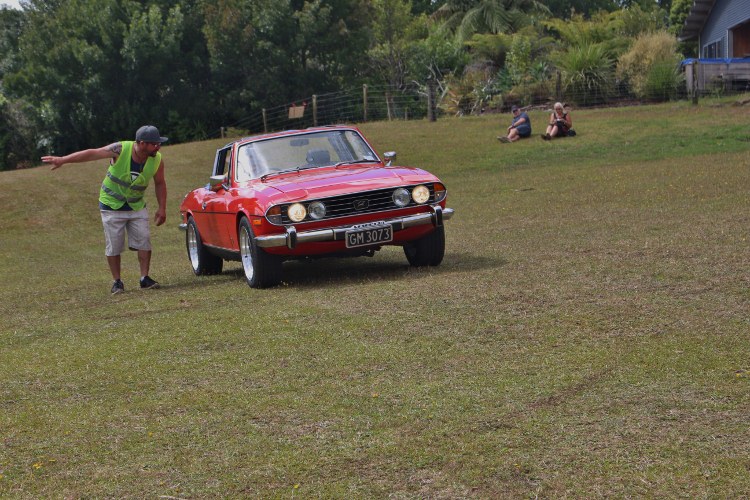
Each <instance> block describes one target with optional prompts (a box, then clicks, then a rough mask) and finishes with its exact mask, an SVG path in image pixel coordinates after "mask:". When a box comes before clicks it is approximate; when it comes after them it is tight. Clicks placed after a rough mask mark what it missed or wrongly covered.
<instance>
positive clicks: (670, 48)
mask: <svg viewBox="0 0 750 500" xmlns="http://www.w3.org/2000/svg"><path fill="white" fill-rule="evenodd" d="M680 59H681V56H680V55H679V54H678V53H677V39H676V38H675V37H674V36H673V35H670V34H669V33H667V32H666V31H659V32H656V33H649V34H645V35H641V36H639V37H638V38H637V39H636V41H635V43H633V46H632V47H631V49H630V50H629V51H628V52H626V53H625V54H623V55H622V56H621V57H620V59H619V61H618V63H617V76H618V77H619V78H621V79H623V80H626V81H627V82H628V83H629V84H630V86H631V88H632V89H633V93H635V95H636V96H638V97H641V98H647V99H660V100H668V99H671V98H672V97H674V96H675V94H676V91H677V86H678V84H679V82H680V80H681V77H680V74H679V73H678V70H677V67H678V64H679V61H680Z"/></svg>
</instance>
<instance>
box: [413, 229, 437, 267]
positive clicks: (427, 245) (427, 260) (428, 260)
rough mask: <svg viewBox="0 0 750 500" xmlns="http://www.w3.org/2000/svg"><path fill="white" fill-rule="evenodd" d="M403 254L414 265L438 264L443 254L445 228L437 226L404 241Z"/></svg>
mask: <svg viewBox="0 0 750 500" xmlns="http://www.w3.org/2000/svg"><path fill="white" fill-rule="evenodd" d="M404 254H405V255H406V260H408V261H409V264H411V265H412V266H414V267H421V266H438V265H440V263H441V262H442V261H443V256H444V255H445V228H444V227H443V226H438V227H436V228H435V230H434V231H433V232H431V233H430V234H428V235H427V236H423V237H422V238H420V239H418V240H417V241H412V242H410V243H406V244H405V245H404Z"/></svg>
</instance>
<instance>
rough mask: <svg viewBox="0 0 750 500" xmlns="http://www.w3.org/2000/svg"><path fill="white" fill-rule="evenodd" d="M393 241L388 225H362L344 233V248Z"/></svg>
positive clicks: (391, 231) (391, 229)
mask: <svg viewBox="0 0 750 500" xmlns="http://www.w3.org/2000/svg"><path fill="white" fill-rule="evenodd" d="M389 241H393V228H392V227H391V225H390V224H385V223H383V224H362V225H359V226H354V227H353V228H352V229H350V230H349V231H347V232H346V248H356V247H365V246H368V245H377V244H378V243H387V242H389Z"/></svg>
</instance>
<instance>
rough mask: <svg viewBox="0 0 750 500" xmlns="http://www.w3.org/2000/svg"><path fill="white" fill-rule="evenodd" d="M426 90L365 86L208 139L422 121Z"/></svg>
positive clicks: (271, 112)
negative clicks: (318, 128) (350, 124)
mask: <svg viewBox="0 0 750 500" xmlns="http://www.w3.org/2000/svg"><path fill="white" fill-rule="evenodd" d="M427 110H428V104H427V93H426V89H424V88H420V87H419V86H417V85H412V86H407V87H400V88H398V87H394V86H388V85H380V86H370V85H363V86H362V88H360V89H349V90H344V91H340V92H331V93H328V94H314V95H311V96H309V97H306V98H303V99H299V100H297V101H294V102H289V103H286V104H282V105H279V106H275V107H272V108H263V109H261V110H260V111H259V112H257V113H254V114H251V115H248V116H246V117H244V118H242V119H241V120H239V121H237V122H236V123H233V124H230V125H227V126H226V127H222V128H221V129H220V130H218V131H214V132H212V133H210V134H209V135H208V137H209V138H211V137H221V136H224V135H244V134H257V133H266V132H273V131H278V130H288V129H301V128H307V127H314V126H319V125H331V124H337V123H362V122H367V121H380V120H410V119H422V118H424V117H425V116H426V115H427Z"/></svg>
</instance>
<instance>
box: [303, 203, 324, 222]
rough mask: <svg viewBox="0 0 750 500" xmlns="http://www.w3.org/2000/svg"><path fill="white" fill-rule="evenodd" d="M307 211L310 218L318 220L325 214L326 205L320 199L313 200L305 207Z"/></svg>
mask: <svg viewBox="0 0 750 500" xmlns="http://www.w3.org/2000/svg"><path fill="white" fill-rule="evenodd" d="M307 211H308V212H309V213H310V218H311V219H315V220H320V219H322V218H323V217H325V216H326V206H325V205H324V204H323V202H322V201H314V202H312V203H310V206H308V207H307Z"/></svg>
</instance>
